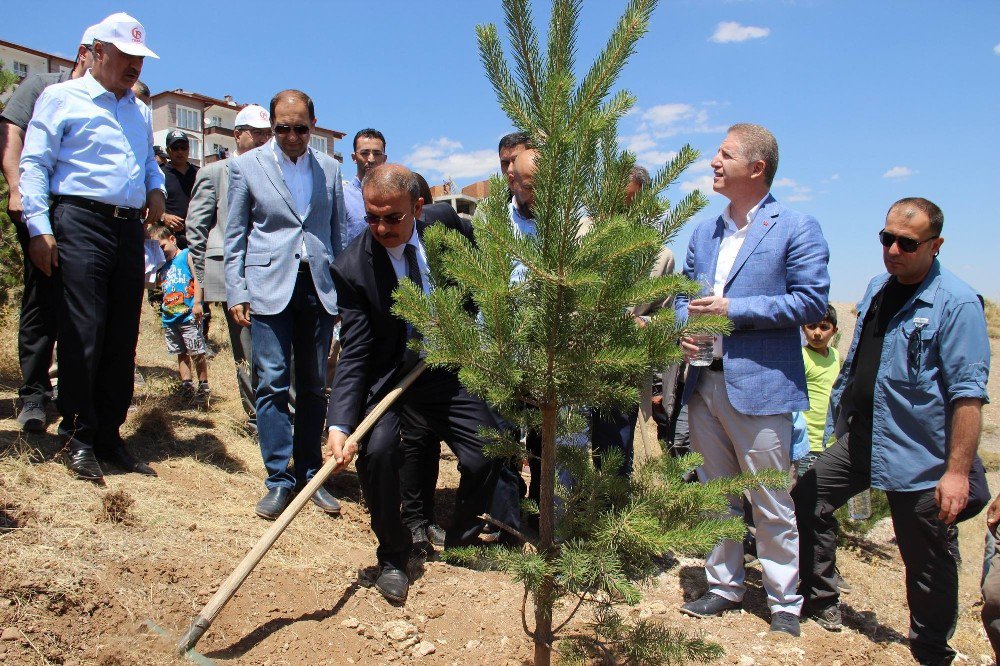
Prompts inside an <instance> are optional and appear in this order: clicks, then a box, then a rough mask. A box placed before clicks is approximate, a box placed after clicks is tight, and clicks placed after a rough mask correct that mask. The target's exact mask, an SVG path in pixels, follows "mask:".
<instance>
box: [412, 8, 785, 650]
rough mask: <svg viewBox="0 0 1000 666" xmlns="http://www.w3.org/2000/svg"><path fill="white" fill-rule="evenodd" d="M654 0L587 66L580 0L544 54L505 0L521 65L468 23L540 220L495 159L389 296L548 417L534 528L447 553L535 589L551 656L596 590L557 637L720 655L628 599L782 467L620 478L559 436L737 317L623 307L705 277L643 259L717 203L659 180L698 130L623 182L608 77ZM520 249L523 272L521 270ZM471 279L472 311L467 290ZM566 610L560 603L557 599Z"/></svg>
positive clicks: (487, 395) (729, 527)
mask: <svg viewBox="0 0 1000 666" xmlns="http://www.w3.org/2000/svg"><path fill="white" fill-rule="evenodd" d="M655 4H656V1H655V0H632V1H631V2H630V3H629V4H628V7H627V8H626V10H625V13H624V14H623V15H622V17H621V19H620V20H619V22H618V24H617V26H616V27H615V29H614V31H613V33H612V34H611V37H610V38H609V40H608V43H607V45H606V46H605V48H604V50H603V51H602V52H601V53H600V55H599V56H598V57H597V59H596V60H595V61H594V63H593V64H592V65H591V67H590V69H589V70H588V71H587V72H586V74H585V75H584V76H583V78H582V79H581V80H579V81H578V80H577V77H576V75H575V73H574V69H575V51H576V35H577V29H578V19H579V13H580V9H581V7H582V1H581V0H554V1H553V7H552V17H551V20H550V23H549V28H548V39H547V43H546V51H545V53H544V54H543V53H542V52H541V51H540V46H539V44H540V37H539V35H538V33H537V32H536V30H535V27H534V24H533V20H532V15H531V7H530V5H529V1H528V0H504V2H503V5H504V12H505V19H506V20H505V23H506V27H507V32H508V34H509V40H510V44H509V51H510V54H511V59H512V60H513V71H512V70H511V69H510V68H509V67H508V64H507V59H506V57H505V55H504V49H503V47H502V45H501V42H500V39H499V37H498V35H497V29H496V27H495V26H493V25H484V26H478V27H477V34H478V38H479V49H480V56H481V59H482V62H483V65H484V67H485V68H486V72H487V76H488V77H489V80H490V82H491V83H492V85H493V87H494V89H495V91H496V94H497V98H498V100H499V102H500V105H501V107H502V108H503V109H504V111H505V112H506V113H507V115H508V116H509V117H510V119H511V121H512V122H513V124H514V125H515V126H516V127H517V128H518V129H520V130H522V131H524V132H526V133H528V134H529V135H530V136H531V137H532V141H533V144H534V146H535V147H536V148H537V149H538V150H539V157H538V159H537V162H536V164H537V167H538V170H537V174H536V176H535V180H534V184H535V204H534V208H533V212H534V218H535V224H536V229H537V233H536V234H535V235H521V234H518V233H517V232H516V231H515V230H514V227H513V225H512V223H511V220H510V213H509V210H508V202H509V201H510V193H509V192H508V190H507V187H506V183H505V182H504V181H503V180H501V179H499V178H494V180H493V181H492V182H491V184H490V195H489V196H488V197H487V198H486V199H485V200H483V201H482V202H480V206H479V210H478V211H477V217H476V219H475V221H474V231H475V237H476V245H475V246H473V245H471V244H470V243H469V242H467V241H466V239H465V238H464V237H462V236H461V235H460V234H458V233H456V232H452V231H449V230H446V229H443V228H441V227H431V228H430V229H428V230H427V232H426V234H425V236H424V243H425V246H426V248H427V252H428V257H429V263H430V266H431V279H432V281H433V283H434V284H435V289H434V290H433V291H432V292H431V294H430V295H429V296H424V294H423V293H422V292H421V291H420V290H419V289H417V288H416V287H415V286H414V285H412V284H411V283H409V282H408V281H406V280H404V281H402V283H401V284H400V286H399V288H398V289H397V290H396V292H395V298H396V305H395V308H394V312H395V313H396V314H398V315H399V316H401V317H403V318H404V319H406V320H407V321H408V322H410V323H412V324H413V325H414V326H415V327H416V328H417V329H418V330H419V331H420V332H421V333H422V335H423V337H422V339H421V340H420V341H418V342H417V341H415V342H414V343H413V344H415V345H416V346H418V348H420V349H421V350H422V351H423V352H424V353H425V354H426V360H427V363H428V364H429V365H432V366H434V365H438V366H448V367H453V368H458V372H459V377H460V379H461V381H462V383H463V384H464V385H465V386H466V387H467V388H468V389H469V390H470V391H472V392H473V393H475V394H477V395H479V396H480V397H482V398H483V399H485V400H486V401H487V402H488V403H490V404H491V405H493V406H494V407H495V408H497V409H498V410H499V411H500V412H501V413H502V414H504V416H505V417H507V418H508V419H509V420H511V421H512V422H514V423H517V424H519V425H521V426H522V428H536V429H538V430H539V431H540V432H541V439H542V451H541V467H542V477H541V493H540V500H539V502H538V505H537V511H538V514H539V516H538V518H539V521H538V522H539V533H538V541H537V544H535V545H536V546H537V548H536V549H535V550H534V551H533V552H529V553H524V552H520V551H509V550H503V549H500V548H493V549H488V550H485V551H482V550H480V551H467V550H458V551H451V552H450V553H449V554H448V557H449V558H450V559H451V561H453V562H458V563H463V562H464V563H470V564H471V563H480V564H490V565H492V566H498V567H500V568H502V569H504V570H506V571H508V572H510V573H511V574H512V575H513V576H514V578H515V579H517V580H519V581H521V582H522V583H523V584H524V586H525V607H524V608H522V611H523V612H525V613H526V612H527V609H526V605H527V600H528V598H529V597H531V599H532V602H533V606H534V626H533V628H530V627H529V626H528V625H529V623H528V618H527V617H525V618H524V627H525V630H526V631H527V632H528V633H529V634H530V635H531V636H532V637H533V639H534V642H535V663H536V664H540V665H544V664H548V663H549V661H550V659H551V651H552V648H553V643H554V640H555V637H556V636H557V635H558V634H559V632H560V631H561V630H563V629H564V628H566V627H567V626H568V622H569V621H570V620H571V619H572V618H573V617H574V615H575V614H576V612H577V611H578V610H579V609H580V608H582V607H583V606H584V605H586V606H587V607H588V608H590V609H591V610H592V612H591V614H590V616H589V617H590V618H591V620H592V630H593V631H592V633H591V634H589V635H588V636H589V637H584V636H582V635H574V636H572V637H571V638H572V640H571V641H564V642H563V644H560V651H561V653H562V655H563V656H564V657H572V656H574V655H576V656H580V655H585V654H591V655H593V654H597V653H603V652H602V651H605V650H610V651H611V653H613V654H615V655H618V658H620V659H623V660H625V661H626V662H628V663H637V664H638V663H665V662H675V663H681V662H683V661H690V660H695V659H706V658H711V657H714V656H715V655H717V654H718V648H717V647H714V646H711V645H708V644H706V643H704V642H702V641H699V640H693V639H688V638H684V637H682V636H680V635H678V634H677V633H675V632H673V631H671V630H668V629H665V628H663V627H660V626H658V625H653V624H650V623H648V622H640V623H638V624H634V623H629V622H628V621H626V619H625V617H624V616H623V615H622V614H621V613H620V610H619V609H620V608H621V607H622V605H624V606H628V605H634V604H636V603H638V601H639V599H640V597H641V594H640V589H639V582H640V581H641V580H642V579H644V578H646V577H648V576H649V575H650V574H652V573H653V572H654V571H656V570H657V565H658V563H660V562H661V558H662V557H663V555H664V553H667V552H677V553H692V554H695V553H698V554H703V553H705V552H707V551H709V550H711V548H712V547H713V546H714V545H715V544H716V543H718V542H719V541H720V540H721V539H724V538H736V539H739V538H742V534H743V526H742V523H741V522H740V521H739V520H733V519H729V518H725V517H723V516H724V515H725V513H726V499H725V498H726V496H727V495H728V494H731V493H740V492H742V491H743V490H745V489H747V488H749V487H752V486H754V485H757V484H759V483H761V482H762V481H765V482H768V483H771V482H773V483H775V484H778V485H781V484H783V483H786V482H787V479H785V478H782V479H780V480H779V479H777V478H770V477H767V478H765V477H739V478H736V479H728V480H720V481H716V482H714V483H712V484H707V485H697V484H685V483H683V482H682V481H681V477H682V476H683V475H684V473H685V472H686V471H689V470H690V469H693V468H694V467H695V466H696V465H697V464H698V460H697V458H695V457H689V458H685V459H682V460H673V459H670V458H666V457H664V458H659V459H655V460H653V461H652V462H650V463H649V464H646V465H644V466H642V467H641V468H639V469H637V470H636V472H635V474H634V475H633V478H632V479H631V480H624V479H622V478H621V477H619V476H617V475H616V474H614V472H613V470H617V469H618V467H619V465H620V463H621V462H622V461H621V457H620V454H618V455H617V457H616V454H614V453H611V454H608V455H606V456H605V457H604V460H603V461H602V469H601V470H598V469H596V468H595V467H594V464H593V462H592V460H591V456H590V452H589V450H588V449H582V448H572V447H558V446H557V439H558V438H560V437H565V436H570V435H572V434H573V433H577V432H579V431H580V424H581V421H582V419H581V418H580V412H581V411H582V410H585V409H606V408H609V407H612V406H620V407H626V408H627V407H630V406H634V405H635V404H636V403H637V402H638V399H639V389H640V386H641V385H642V383H643V382H644V381H646V380H647V378H648V377H650V376H651V375H652V374H653V373H655V372H658V371H660V370H662V369H663V368H664V367H665V366H667V365H668V364H671V363H676V362H678V361H679V360H680V359H681V353H680V351H679V349H678V345H677V339H678V337H679V336H681V335H685V334H691V333H720V332H728V331H729V330H730V323H729V322H728V320H726V319H725V318H723V317H700V318H698V319H697V321H693V322H690V323H689V324H688V325H687V326H684V327H680V326H678V325H677V322H676V321H675V320H674V314H673V310H672V309H671V308H669V307H668V308H663V309H661V310H659V311H657V312H656V313H655V314H654V315H653V316H652V317H651V318H650V321H649V322H648V323H647V324H646V325H645V326H644V327H640V326H638V325H637V324H636V322H635V320H634V318H633V317H632V316H631V314H630V308H632V307H633V306H635V305H638V304H642V303H651V302H657V301H663V300H665V299H669V298H672V297H673V296H676V295H677V294H688V295H694V294H697V293H698V291H699V287H698V285H696V284H695V283H693V282H691V281H689V280H687V279H685V278H684V277H682V276H679V275H670V276H664V277H656V278H650V277H649V275H650V271H651V269H652V268H653V266H654V263H655V261H656V258H657V255H658V254H659V252H660V250H661V249H662V247H663V245H664V244H665V243H666V242H668V241H669V240H670V239H672V238H673V237H674V236H675V235H676V234H677V232H678V230H679V229H680V228H681V226H683V225H684V223H686V222H687V221H688V220H689V219H690V218H691V217H692V216H693V215H694V214H695V213H697V212H698V211H699V210H701V209H702V208H703V207H704V206H705V205H706V204H707V199H706V198H705V196H704V195H702V194H701V193H700V192H698V191H694V192H692V193H691V194H689V195H687V196H686V197H684V198H682V199H681V200H680V201H678V202H677V203H676V204H673V205H672V204H671V203H670V202H669V201H667V200H665V199H664V198H662V197H661V194H662V193H663V191H664V190H666V189H667V188H668V187H669V186H670V185H672V184H674V183H675V182H676V181H677V179H678V178H679V177H680V175H681V174H682V173H683V171H684V170H685V169H686V168H687V167H689V166H690V165H691V164H692V163H693V162H694V161H695V160H696V159H697V158H698V152H697V151H696V150H693V149H692V148H690V147H689V146H684V147H683V148H681V149H680V150H679V151H678V153H677V156H676V157H675V158H674V159H673V160H671V161H670V162H669V163H668V164H666V165H664V167H663V168H661V169H660V170H659V171H658V173H656V174H655V175H654V176H653V179H652V184H651V185H650V186H649V187H646V188H643V190H642V191H640V193H639V194H638V195H637V196H636V198H635V200H634V201H633V202H632V203H630V204H629V203H626V200H625V196H624V192H625V188H626V185H627V184H628V182H629V174H630V171H631V169H632V167H633V166H634V165H635V156H634V155H631V154H629V153H628V152H627V151H622V150H620V149H619V147H618V138H617V124H618V121H619V119H620V118H621V117H622V116H623V115H624V114H625V113H626V112H627V111H628V110H629V109H630V108H631V107H632V106H633V104H634V102H635V100H634V98H633V96H632V95H630V94H629V93H628V92H626V91H618V92H615V93H614V94H612V89H613V87H614V84H615V81H616V79H617V78H618V75H619V74H620V73H621V71H622V68H623V67H624V66H625V63H626V62H627V60H628V58H629V57H630V56H631V54H632V53H633V51H634V49H635V45H636V43H637V41H638V40H639V38H640V37H641V36H642V35H643V34H644V33H645V32H646V28H647V25H648V22H649V17H650V14H651V13H652V11H653V9H654V7H655ZM585 218H586V219H585ZM515 267H518V268H519V272H521V273H522V275H523V279H519V280H513V281H512V279H511V276H512V273H513V272H514V270H515ZM522 267H523V268H522ZM470 299H471V301H473V302H474V303H475V305H476V306H477V308H478V315H470V314H469V312H468V311H467V310H466V308H465V307H464V306H465V304H466V303H467V302H468V301H469V300H470ZM491 438H492V440H493V443H492V444H491V447H490V448H491V453H492V454H493V455H498V456H525V455H527V453H526V452H525V451H524V450H522V447H521V445H520V444H519V443H517V442H513V441H510V440H506V439H504V437H503V435H502V433H491ZM557 467H562V468H564V469H566V470H568V471H569V474H570V477H571V478H573V479H574V482H573V486H572V488H567V487H563V486H561V485H557V484H556V482H555V478H556V470H557ZM779 476H780V475H779ZM557 507H558V508H557ZM557 514H558V516H557ZM556 610H558V611H560V612H561V613H562V614H563V615H564V617H561V618H555V617H554V615H555V612H554V611H556ZM554 622H555V624H554ZM575 626H576V625H574V627H575Z"/></svg>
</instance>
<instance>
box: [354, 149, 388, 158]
mask: <svg viewBox="0 0 1000 666" xmlns="http://www.w3.org/2000/svg"><path fill="white" fill-rule="evenodd" d="M358 155H359V156H360V157H363V158H365V159H368V158H369V157H374V158H375V159H378V158H380V157H385V153H383V152H382V151H381V150H359V151H358Z"/></svg>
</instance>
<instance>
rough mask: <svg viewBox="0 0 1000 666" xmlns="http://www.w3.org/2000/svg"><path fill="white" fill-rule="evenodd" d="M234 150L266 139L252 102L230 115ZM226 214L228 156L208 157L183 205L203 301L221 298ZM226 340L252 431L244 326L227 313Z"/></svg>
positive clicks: (266, 120) (251, 380) (267, 121)
mask: <svg viewBox="0 0 1000 666" xmlns="http://www.w3.org/2000/svg"><path fill="white" fill-rule="evenodd" d="M233 136H234V138H235V139H236V154H237V155H242V154H243V153H245V152H247V151H248V150H253V149H254V148H259V147H261V146H263V145H264V144H265V143H267V141H268V139H270V138H271V116H270V115H269V114H268V112H267V109H265V108H264V107H262V106H257V105H256V104H250V105H248V106H245V107H244V108H243V109H242V110H240V112H239V113H238V114H236V128H235V130H234V132H233ZM228 214H229V160H228V159H226V160H219V161H218V162H212V163H211V164H209V165H208V166H206V167H202V169H201V170H200V171H198V177H197V178H196V179H195V181H194V190H193V191H192V193H191V205H190V206H189V207H188V217H187V237H188V247H189V248H190V250H191V259H192V260H193V261H194V272H195V276H196V277H197V278H198V282H199V283H200V284H201V287H202V290H203V292H204V294H205V301H206V302H209V303H225V302H226V274H225V266H224V264H223V260H222V258H223V245H224V243H223V241H224V239H225V234H226V216H227V215H228ZM226 322H227V323H228V324H229V342H230V346H231V347H232V349H233V360H234V361H235V362H236V384H237V385H238V386H239V389H240V399H241V400H242V402H243V410H244V411H245V412H246V413H247V418H248V419H249V424H250V428H251V429H252V430H254V431H256V430H257V411H256V409H255V408H254V391H255V390H256V388H257V378H256V377H255V376H254V374H253V373H252V372H251V371H250V359H251V358H252V355H251V352H250V329H249V328H246V327H244V326H240V325H239V324H237V323H236V322H235V321H234V320H233V318H232V317H227V318H226Z"/></svg>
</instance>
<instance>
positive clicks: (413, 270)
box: [403, 243, 424, 291]
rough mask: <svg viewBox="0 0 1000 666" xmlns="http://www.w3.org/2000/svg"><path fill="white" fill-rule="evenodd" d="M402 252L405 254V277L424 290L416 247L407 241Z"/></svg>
mask: <svg viewBox="0 0 1000 666" xmlns="http://www.w3.org/2000/svg"><path fill="white" fill-rule="evenodd" d="M403 254H404V255H405V256H406V277H408V278H410V279H411V280H413V283H414V284H415V285H417V286H418V287H419V288H420V291H423V290H424V280H423V278H422V277H421V275H420V266H419V265H417V248H416V246H414V245H410V244H409V243H407V244H406V246H405V247H404V248H403Z"/></svg>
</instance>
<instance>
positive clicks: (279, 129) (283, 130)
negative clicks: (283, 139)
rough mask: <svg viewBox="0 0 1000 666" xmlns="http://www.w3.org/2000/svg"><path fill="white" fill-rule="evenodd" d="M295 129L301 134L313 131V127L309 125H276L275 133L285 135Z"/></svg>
mask: <svg viewBox="0 0 1000 666" xmlns="http://www.w3.org/2000/svg"><path fill="white" fill-rule="evenodd" d="M293 131H294V132H295V133H296V134H298V135H299V136H305V135H306V134H309V132H310V131H311V128H310V127H309V125H275V126H274V133H275V134H278V135H281V136H284V135H285V134H288V133H289V132H293Z"/></svg>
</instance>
